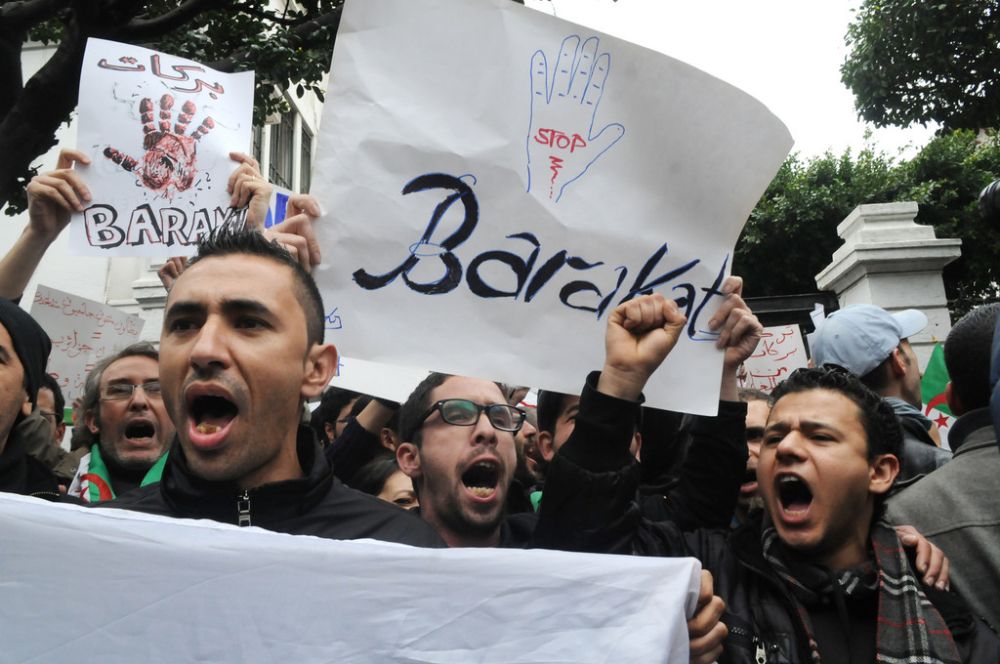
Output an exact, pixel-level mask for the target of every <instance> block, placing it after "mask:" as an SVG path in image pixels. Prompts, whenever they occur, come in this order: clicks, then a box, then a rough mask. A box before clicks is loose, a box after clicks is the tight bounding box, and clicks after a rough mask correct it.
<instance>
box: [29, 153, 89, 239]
mask: <svg viewBox="0 0 1000 664" xmlns="http://www.w3.org/2000/svg"><path fill="white" fill-rule="evenodd" d="M77 162H79V163H81V164H89V163H90V159H89V158H88V157H87V155H85V154H83V153H82V152H80V151H78V150H61V151H60V152H59V161H58V162H57V163H56V170H54V171H50V172H48V173H43V174H41V175H36V176H35V177H33V178H31V182H29V183H28V187H27V193H28V227H29V228H30V229H31V231H32V232H33V233H35V234H36V235H38V236H39V238H40V239H44V240H46V241H48V242H51V241H52V240H54V239H56V237H57V236H58V235H59V233H61V232H62V230H63V229H64V228H66V224H68V223H69V220H70V213H72V212H73V211H74V210H76V211H77V212H80V211H82V210H83V206H84V203H88V202H90V190H89V189H88V188H87V185H85V184H84V183H83V180H82V179H81V178H80V175H79V174H78V173H76V172H75V171H74V170H73V164H74V163H77Z"/></svg>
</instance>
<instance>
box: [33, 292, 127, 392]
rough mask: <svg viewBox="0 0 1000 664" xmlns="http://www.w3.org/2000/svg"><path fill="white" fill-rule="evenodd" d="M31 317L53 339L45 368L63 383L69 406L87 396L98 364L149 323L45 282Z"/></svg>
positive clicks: (37, 295)
mask: <svg viewBox="0 0 1000 664" xmlns="http://www.w3.org/2000/svg"><path fill="white" fill-rule="evenodd" d="M31 316H32V317H33V318H34V319H35V320H36V321H38V324H39V325H41V326H42V329H43V330H45V333H46V334H48V335H49V339H51V340H52V352H51V353H49V363H48V365H47V366H46V368H45V371H46V372H48V373H50V374H52V375H53V377H55V379H56V382H58V383H59V387H60V388H62V392H63V396H64V397H66V404H67V405H70V404H72V403H73V400H74V399H75V398H77V397H82V396H83V392H84V387H85V383H86V381H87V374H89V373H90V370H91V369H93V368H94V365H95V364H97V363H98V362H100V361H101V360H102V359H104V358H105V357H109V356H111V355H114V354H115V353H117V352H118V351H120V350H121V349H123V348H125V347H126V346H128V345H129V344H134V343H135V342H137V341H138V340H139V335H140V334H141V333H142V326H143V324H144V323H145V321H143V320H142V317H140V316H138V315H136V314H127V313H125V312H124V311H120V310H118V309H115V308H114V307H111V306H108V305H106V304H101V303H100V302H95V301H93V300H88V299H87V298H84V297H80V296H78V295H73V294H71V293H64V292H62V291H59V290H56V289H54V288H49V287H48V286H42V285H41V284H39V286H38V287H37V288H36V289H35V299H34V300H33V301H32V302H31Z"/></svg>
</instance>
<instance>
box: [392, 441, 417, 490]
mask: <svg viewBox="0 0 1000 664" xmlns="http://www.w3.org/2000/svg"><path fill="white" fill-rule="evenodd" d="M396 463H398V464H399V469H400V470H401V471H403V474H404V475H406V476H407V477H409V478H410V479H411V480H413V485H414V486H416V485H417V480H418V479H420V478H421V477H423V469H421V467H420V448H418V447H417V446H416V445H414V444H413V443H400V444H399V447H397V448H396Z"/></svg>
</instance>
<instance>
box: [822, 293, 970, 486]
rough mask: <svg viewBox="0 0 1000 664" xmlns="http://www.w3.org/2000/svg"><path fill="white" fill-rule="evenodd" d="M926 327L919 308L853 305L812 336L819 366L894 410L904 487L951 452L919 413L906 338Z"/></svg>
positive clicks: (916, 370) (915, 371)
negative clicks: (856, 380)
mask: <svg viewBox="0 0 1000 664" xmlns="http://www.w3.org/2000/svg"><path fill="white" fill-rule="evenodd" d="M925 327H927V316H925V315H924V314H922V313H921V312H919V311H917V310H916V309H906V310H904V311H900V312H897V313H895V314H890V313H889V312H887V311H886V310H885V309H882V308H881V307H876V306H874V305H871V304H852V305H849V306H847V307H844V308H843V309H840V310H839V311H835V312H833V313H832V314H830V315H829V316H827V318H826V319H825V320H824V321H823V322H822V323H820V324H819V325H818V326H817V328H816V332H815V334H814V335H813V336H812V337H811V341H810V344H811V346H812V360H813V364H814V365H815V366H817V367H820V366H823V365H826V364H832V365H835V366H839V367H843V368H844V369H847V370H848V371H850V372H851V373H853V374H854V375H855V376H858V377H860V378H861V382H863V383H864V384H865V385H867V386H868V388H869V389H871V390H872V391H874V392H875V393H877V394H878V395H879V396H881V397H883V398H884V399H885V400H886V402H887V403H888V404H889V405H890V406H892V409H893V411H895V413H896V415H897V416H898V417H899V421H900V423H901V425H902V427H903V450H902V453H901V455H900V457H899V459H900V463H901V464H902V466H901V469H900V473H899V475H900V477H899V481H900V483H904V482H908V481H912V480H913V479H914V478H916V477H918V476H920V475H925V474H927V473H930V472H932V471H934V470H935V469H937V468H940V467H941V466H943V465H944V464H945V463H947V462H948V461H949V460H950V459H951V453H950V452H949V451H947V450H943V449H940V448H938V447H937V443H936V442H935V440H934V438H933V437H932V436H931V429H932V425H933V423H932V422H931V421H930V419H928V418H927V416H926V415H924V414H923V413H922V412H921V410H920V406H921V396H920V367H919V365H918V363H917V356H916V355H915V354H914V352H913V348H912V347H911V346H910V343H909V341H907V339H908V338H909V337H911V336H913V335H915V334H917V333H918V332H920V331H921V330H923V329H924V328H925Z"/></svg>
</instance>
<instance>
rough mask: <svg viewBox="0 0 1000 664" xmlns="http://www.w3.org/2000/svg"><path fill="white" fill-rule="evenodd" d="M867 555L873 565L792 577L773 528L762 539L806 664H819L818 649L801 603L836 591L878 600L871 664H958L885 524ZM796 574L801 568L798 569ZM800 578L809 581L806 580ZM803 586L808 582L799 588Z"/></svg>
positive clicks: (876, 528)
mask: <svg viewBox="0 0 1000 664" xmlns="http://www.w3.org/2000/svg"><path fill="white" fill-rule="evenodd" d="M870 537H871V539H870V543H871V549H872V552H873V553H874V561H868V562H867V563H865V564H864V565H861V566H860V567H855V568H851V569H847V570H843V571H841V572H837V573H835V574H832V575H829V574H826V573H824V572H822V571H820V570H818V569H816V572H815V573H810V572H809V571H807V570H802V571H800V570H799V569H796V572H797V575H796V574H793V573H792V572H791V569H790V565H789V564H788V562H787V561H786V559H785V552H784V547H783V546H781V544H780V541H779V540H778V533H777V531H775V529H774V527H773V526H771V525H768V526H767V527H765V528H764V529H763V531H762V534H761V542H762V545H763V550H764V558H765V559H766V560H767V562H768V564H769V565H770V566H771V568H772V569H773V570H774V571H775V573H777V575H778V576H779V577H781V578H782V579H783V580H784V581H785V582H786V583H787V584H788V588H789V590H790V591H791V592H790V594H791V597H792V601H793V603H794V604H795V607H796V610H797V613H798V618H799V621H800V623H801V626H802V627H803V629H804V630H805V633H806V636H807V637H808V645H809V652H810V658H811V661H812V662H813V664H820V663H821V661H822V660H821V658H820V654H819V645H818V644H817V643H816V639H815V637H814V635H813V629H812V624H811V622H810V620H809V613H808V611H807V609H806V607H805V605H804V603H803V602H807V603H812V602H811V600H812V599H813V598H817V599H818V598H819V597H821V596H823V595H828V594H832V593H834V592H836V591H837V589H835V588H834V586H833V584H834V583H836V584H837V585H838V586H839V591H840V592H842V593H843V594H844V595H845V596H846V597H864V596H865V595H866V594H869V593H877V594H878V627H877V632H876V637H875V661H876V662H884V663H885V664H904V663H905V664H959V662H960V657H959V653H958V648H957V647H956V646H955V642H954V640H953V639H952V636H951V632H950V631H949V630H948V627H947V625H946V624H945V622H944V619H943V618H942V617H941V614H940V613H938V611H937V609H935V608H934V607H933V605H931V603H930V602H929V601H928V600H927V597H926V596H925V595H924V593H923V591H922V590H921V589H920V582H919V581H918V580H917V578H916V577H915V576H914V575H913V572H912V571H911V570H910V566H909V562H908V561H907V559H906V553H905V551H904V550H903V545H902V544H900V542H899V538H898V537H897V536H896V531H895V530H893V529H892V527H891V526H889V525H888V524H887V523H885V522H884V521H879V522H877V523H875V524H873V525H872V529H871V536H870ZM796 567H797V568H801V567H804V566H802V565H801V564H799V565H797V566H796ZM804 576H809V577H812V578H809V579H804V578H803V577H804ZM803 580H805V581H806V582H805V583H803Z"/></svg>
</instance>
